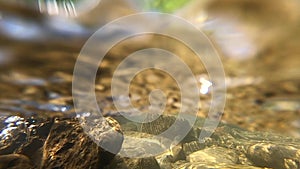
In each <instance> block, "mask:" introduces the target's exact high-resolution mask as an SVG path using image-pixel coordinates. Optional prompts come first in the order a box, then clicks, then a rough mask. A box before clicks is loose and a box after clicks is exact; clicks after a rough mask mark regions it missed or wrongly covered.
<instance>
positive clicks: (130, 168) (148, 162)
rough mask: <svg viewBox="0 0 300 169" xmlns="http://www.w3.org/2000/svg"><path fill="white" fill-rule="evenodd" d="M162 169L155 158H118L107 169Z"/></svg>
mask: <svg viewBox="0 0 300 169" xmlns="http://www.w3.org/2000/svg"><path fill="white" fill-rule="evenodd" d="M115 168H122V169H150V168H151V169H160V166H159V165H158V163H157V161H156V159H155V158H154V157H147V158H122V157H116V158H115V159H114V160H113V162H112V163H111V164H110V165H109V166H107V167H106V168H105V169H115Z"/></svg>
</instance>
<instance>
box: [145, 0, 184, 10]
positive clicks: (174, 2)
mask: <svg viewBox="0 0 300 169" xmlns="http://www.w3.org/2000/svg"><path fill="white" fill-rule="evenodd" d="M189 1H190V0H148V1H147V3H146V9H148V10H155V11H160V12H166V13H172V12H174V11H175V10H177V9H179V8H181V7H183V6H184V5H185V4H186V3H187V2H189Z"/></svg>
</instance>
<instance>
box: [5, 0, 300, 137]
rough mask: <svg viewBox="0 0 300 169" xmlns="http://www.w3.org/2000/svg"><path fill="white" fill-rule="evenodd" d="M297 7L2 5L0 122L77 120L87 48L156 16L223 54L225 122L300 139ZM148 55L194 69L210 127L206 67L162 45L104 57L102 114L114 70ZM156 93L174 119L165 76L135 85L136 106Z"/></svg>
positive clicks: (110, 0)
mask: <svg viewBox="0 0 300 169" xmlns="http://www.w3.org/2000/svg"><path fill="white" fill-rule="evenodd" d="M299 7H300V4H299V1H298V0H277V1H276V2H275V1H273V0H263V1H261V0H242V1H241V0H201V1H200V0H176V2H175V1H172V0H144V1H139V0H101V1H99V0H30V1H29V0H28V1H21V0H11V1H7V0H0V118H1V119H2V120H5V119H7V118H8V117H19V118H25V119H26V118H31V117H35V118H40V119H48V118H53V117H75V116H76V115H75V113H74V109H73V103H72V92H71V86H72V73H73V68H74V64H75V61H76V58H77V56H78V54H79V52H80V50H81V48H82V46H83V45H84V43H85V42H86V40H87V39H88V38H89V37H90V36H91V35H92V34H93V33H94V32H95V31H96V30H98V29H99V28H100V27H101V26H103V25H105V24H107V23H109V22H111V21H113V20H115V19H117V18H120V17H122V16H126V15H129V14H134V13H138V12H149V11H152V12H166V13H170V14H174V15H177V16H179V17H182V18H184V19H186V20H187V21H189V22H191V23H192V24H194V25H195V26H196V27H198V28H199V29H200V30H202V31H203V32H204V33H205V34H206V35H207V36H208V37H209V38H210V40H211V41H212V43H213V44H214V45H215V47H216V48H217V49H218V52H219V54H220V56H221V59H222V62H223V65H224V68H225V73H226V85H227V90H228V91H227V103H226V107H225V111H224V115H223V118H222V122H224V123H229V124H234V125H238V126H240V127H242V128H245V129H248V130H251V131H254V130H259V131H272V132H276V133H281V134H284V135H288V136H292V137H298V138H300V95H299V93H300V70H299V67H300V59H299V55H300V48H299V45H300V11H299ZM145 19H150V20H149V22H151V18H145ZM139 26H143V25H138V24H137V25H133V26H132V28H130V29H135V27H139ZM128 29H129V28H116V30H113V31H112V35H113V34H115V33H117V32H118V31H128ZM108 36H110V35H108ZM145 38H146V40H145ZM100 43H105V42H100ZM148 47H159V48H164V49H168V50H170V51H172V52H174V53H176V54H177V55H179V56H180V57H182V59H183V60H184V61H185V62H186V63H187V64H188V65H189V66H190V67H191V69H192V71H193V72H194V73H195V75H196V77H197V78H198V80H199V84H198V85H199V87H200V90H201V91H200V93H201V98H200V99H201V103H199V104H201V109H200V110H199V113H198V115H199V116H200V117H206V116H207V111H208V108H209V105H210V97H211V93H210V90H211V87H213V86H214V84H213V83H212V82H211V81H210V78H209V76H208V74H207V72H206V70H205V68H204V66H203V64H202V63H201V61H199V60H197V59H196V56H195V55H194V53H193V52H192V51H191V50H190V49H188V48H187V47H185V46H184V45H183V44H181V43H180V42H176V41H174V40H170V38H166V37H157V36H148V37H144V38H135V39H131V40H129V41H126V42H121V43H120V44H118V45H116V46H115V47H114V48H113V49H112V50H111V51H110V52H109V53H108V54H107V57H106V58H105V60H104V61H103V63H102V65H100V67H101V77H100V75H99V77H98V79H97V81H96V89H95V91H96V93H97V97H98V101H99V105H101V107H102V108H103V113H104V114H107V115H109V114H113V113H115V112H114V106H113V104H112V102H111V99H109V98H110V97H111V96H110V79H111V76H112V72H113V70H114V69H115V68H116V66H117V65H118V63H120V61H121V60H122V58H124V57H125V56H127V55H128V54H130V53H132V52H134V51H137V50H139V49H143V48H148ZM158 82H160V83H159V84H158ZM120 83H122V82H120ZM145 84H149V85H145ZM157 87H159V88H162V89H163V91H165V92H166V93H167V96H168V97H167V106H166V109H165V113H167V114H176V112H178V109H179V108H180V107H181V105H180V104H179V103H180V94H179V93H178V90H179V89H178V86H177V84H176V83H175V82H174V80H173V79H172V78H171V77H168V75H166V74H164V73H161V72H156V71H146V72H143V74H140V75H137V76H136V78H135V79H134V81H133V82H132V85H131V89H130V91H131V99H132V102H133V105H135V106H137V107H145V105H149V101H148V94H149V92H150V91H151V90H153V88H157ZM120 99H122V97H120ZM5 125H6V123H2V124H0V127H1V128H3V127H5ZM15 125H16V124H15ZM4 134H7V133H3V132H2V135H0V139H1V137H4Z"/></svg>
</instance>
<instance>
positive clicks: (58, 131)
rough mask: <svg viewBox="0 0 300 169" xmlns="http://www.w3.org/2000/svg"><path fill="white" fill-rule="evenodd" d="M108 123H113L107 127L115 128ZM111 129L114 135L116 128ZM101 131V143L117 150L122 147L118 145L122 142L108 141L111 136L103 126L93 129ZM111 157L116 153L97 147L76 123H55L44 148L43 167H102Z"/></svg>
mask: <svg viewBox="0 0 300 169" xmlns="http://www.w3.org/2000/svg"><path fill="white" fill-rule="evenodd" d="M110 120H111V121H112V123H109V122H108V123H109V125H116V124H115V123H116V122H115V121H113V120H112V119H110ZM95 127H97V126H95ZM98 127H99V126H98ZM114 127H115V128H114V129H117V132H120V130H119V126H114ZM100 129H102V132H103V133H102V134H103V135H101V136H102V137H103V138H102V139H103V140H106V139H108V140H109V141H111V142H112V143H114V144H115V146H116V147H120V146H121V145H120V143H121V144H122V140H111V139H109V138H110V136H112V137H114V136H113V135H109V134H110V133H105V132H106V131H105V130H104V129H105V127H102V128H97V129H95V130H97V133H99V132H100V131H99V130H100ZM89 132H91V131H89ZM89 134H90V133H89ZM100 134H101V133H100ZM103 140H102V141H103ZM113 141H115V142H113ZM114 156H115V154H113V153H111V152H108V151H106V150H104V149H103V148H101V147H100V146H98V145H97V144H96V143H95V142H94V140H93V139H91V138H90V137H89V135H88V134H87V133H85V131H84V130H83V128H82V126H81V125H80V123H79V122H78V120H61V121H59V120H58V121H56V122H55V123H54V124H53V127H52V129H51V132H50V133H49V136H48V138H47V140H46V142H45V145H44V147H43V160H42V168H74V169H76V168H78V169H79V168H80V169H81V168H102V167H104V166H105V165H107V164H108V163H109V162H110V161H111V160H112V159H113V157H114Z"/></svg>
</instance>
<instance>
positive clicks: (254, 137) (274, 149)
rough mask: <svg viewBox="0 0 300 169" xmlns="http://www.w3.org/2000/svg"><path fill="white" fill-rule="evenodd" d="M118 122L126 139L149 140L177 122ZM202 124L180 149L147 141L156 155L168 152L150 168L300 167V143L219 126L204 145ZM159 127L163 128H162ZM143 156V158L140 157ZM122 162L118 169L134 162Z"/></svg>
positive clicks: (198, 123) (165, 118)
mask: <svg viewBox="0 0 300 169" xmlns="http://www.w3.org/2000/svg"><path fill="white" fill-rule="evenodd" d="M116 119H117V120H118V121H119V122H120V125H121V127H122V128H123V127H124V129H125V131H124V135H125V137H126V136H127V135H128V136H131V137H137V138H140V137H142V138H145V139H146V138H148V137H149V138H150V137H151V135H156V134H159V133H160V132H163V131H164V130H166V129H167V128H168V127H169V126H171V125H172V124H173V122H174V121H175V119H176V118H175V117H174V116H173V117H172V116H162V117H160V118H159V119H157V120H156V121H153V122H149V123H148V124H138V123H133V122H130V121H129V120H127V121H126V120H125V119H124V118H120V117H117V118H116ZM203 122H204V120H203V119H201V118H198V119H197V121H196V123H195V125H194V126H193V128H192V129H191V131H190V132H189V133H188V134H187V137H186V138H184V139H183V140H182V141H181V142H180V144H178V145H172V146H171V147H167V148H166V147H164V146H165V145H164V144H163V140H157V141H155V140H152V141H150V140H148V141H147V139H146V140H145V144H146V143H147V144H149V147H151V148H152V149H153V151H154V149H158V148H161V149H162V148H165V149H164V150H165V152H163V153H162V154H159V155H155V159H156V160H157V161H152V162H151V165H154V164H155V163H158V164H159V166H160V168H162V169H173V168H178V169H182V168H185V169H206V168H242V169H258V168H274V169H294V168H295V169H298V168H299V167H300V166H299V159H300V140H297V139H295V138H289V137H285V136H280V135H276V134H274V133H268V132H250V131H247V130H244V129H241V128H239V127H236V126H232V125H227V124H222V123H220V125H219V127H218V128H217V129H216V130H215V132H214V133H213V134H212V136H211V137H210V138H206V139H205V142H199V141H198V140H197V138H198V137H199V134H200V132H202V131H204V132H206V129H205V128H203ZM160 124H162V126H159V125H160ZM133 126H135V127H133ZM146 136H147V137H146ZM187 138H188V139H187ZM150 143H151V144H150ZM154 143H155V144H154ZM126 145H127V144H125V147H123V148H125V150H126V148H127V149H128V150H132V151H135V150H139V147H138V146H134V145H138V144H134V143H131V144H128V145H131V146H128V145H127V146H126ZM154 145H155V146H154ZM136 152H137V151H136ZM121 155H122V154H121ZM143 155H144V154H140V156H141V157H142V156H143ZM120 158H121V157H120ZM121 159H123V160H122V162H118V163H119V164H120V163H122V165H118V168H122V167H124V168H128V166H130V164H132V161H131V160H133V159H128V158H125V157H124V158H121ZM125 159H126V160H125ZM141 159H144V158H141ZM149 166H150V164H149Z"/></svg>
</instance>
